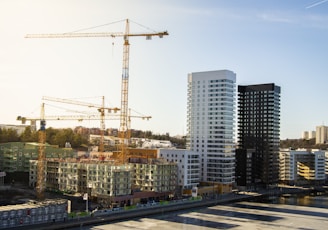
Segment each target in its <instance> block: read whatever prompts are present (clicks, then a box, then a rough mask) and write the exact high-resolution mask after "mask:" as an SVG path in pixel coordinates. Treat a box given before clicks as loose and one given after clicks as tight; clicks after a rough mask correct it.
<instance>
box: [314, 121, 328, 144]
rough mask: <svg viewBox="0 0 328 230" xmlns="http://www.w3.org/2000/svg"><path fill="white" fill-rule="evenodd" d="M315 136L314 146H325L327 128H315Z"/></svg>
mask: <svg viewBox="0 0 328 230" xmlns="http://www.w3.org/2000/svg"><path fill="white" fill-rule="evenodd" d="M315 134H316V135H315V143H316V144H326V143H327V141H328V126H324V125H321V126H317V127H316V132H315Z"/></svg>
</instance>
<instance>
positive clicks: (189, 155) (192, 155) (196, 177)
mask: <svg viewBox="0 0 328 230" xmlns="http://www.w3.org/2000/svg"><path fill="white" fill-rule="evenodd" d="M158 157H160V158H164V159H166V160H167V161H169V162H174V163H176V164H177V167H178V169H177V173H178V174H177V178H178V179H177V184H178V186H179V187H180V190H181V192H182V193H183V190H185V189H189V190H190V189H192V188H193V187H197V185H198V184H199V182H200V156H199V154H198V153H197V152H193V151H190V150H186V149H160V150H159V153H158Z"/></svg>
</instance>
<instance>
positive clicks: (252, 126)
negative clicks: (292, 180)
mask: <svg viewBox="0 0 328 230" xmlns="http://www.w3.org/2000/svg"><path fill="white" fill-rule="evenodd" d="M279 143H280V87H279V86H276V85H275V84H273V83H271V84H260V85H246V86H241V85H240V86H238V148H237V150H236V174H235V175H236V182H237V185H238V186H246V187H252V186H268V185H274V184H276V183H278V180H279Z"/></svg>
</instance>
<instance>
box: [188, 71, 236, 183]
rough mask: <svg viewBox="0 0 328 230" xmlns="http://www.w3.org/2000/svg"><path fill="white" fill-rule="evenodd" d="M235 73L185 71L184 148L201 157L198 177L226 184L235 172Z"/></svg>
mask: <svg viewBox="0 0 328 230" xmlns="http://www.w3.org/2000/svg"><path fill="white" fill-rule="evenodd" d="M235 103H236V74H235V73H234V72H232V71H229V70H218V71H208V72H197V73H190V74H188V109H187V116H188V117H187V132H188V134H187V148H188V149H190V150H192V151H194V152H197V153H198V154H199V155H200V159H201V180H202V181H207V182H216V183H220V184H225V185H229V184H232V183H233V182H234V179H235V178H234V176H235V144H234V123H235V115H234V114H235Z"/></svg>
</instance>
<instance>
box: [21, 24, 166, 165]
mask: <svg viewBox="0 0 328 230" xmlns="http://www.w3.org/2000/svg"><path fill="white" fill-rule="evenodd" d="M125 22H126V24H125V32H124V33H121V32H119V33H115V32H114V33H110V32H100V33H57V34H27V35H26V36H25V37H26V38H79V37H112V38H114V37H123V39H124V45H123V67H122V85H121V113H120V114H121V115H120V128H119V137H120V143H121V156H120V159H121V161H122V163H124V162H125V160H126V159H125V154H126V141H127V139H128V135H129V134H128V123H129V121H128V89H129V54H130V49H129V48H130V43H129V38H130V37H146V39H147V40H150V39H151V38H152V37H153V36H158V37H160V38H163V36H166V35H169V34H168V32H167V31H163V32H153V33H130V23H129V19H126V20H125Z"/></svg>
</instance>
